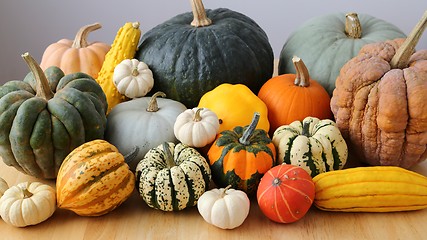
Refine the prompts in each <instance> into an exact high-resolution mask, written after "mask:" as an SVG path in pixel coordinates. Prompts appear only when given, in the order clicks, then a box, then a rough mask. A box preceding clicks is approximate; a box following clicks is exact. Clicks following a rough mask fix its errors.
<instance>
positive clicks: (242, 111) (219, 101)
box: [198, 83, 270, 132]
mask: <svg viewBox="0 0 427 240" xmlns="http://www.w3.org/2000/svg"><path fill="white" fill-rule="evenodd" d="M198 107H199V108H208V109H209V110H211V111H213V112H214V113H215V114H216V115H217V116H218V119H219V132H222V131H224V130H233V128H235V127H237V126H246V125H248V124H249V123H250V122H251V120H252V117H253V113H254V112H258V113H259V114H260V119H259V122H258V125H257V128H259V129H263V130H265V131H266V132H268V130H269V129H270V122H269V121H268V115H267V114H268V109H267V105H266V104H265V103H264V102H263V101H262V100H261V99H260V98H259V97H258V96H257V95H256V94H255V93H253V92H252V91H251V90H250V89H249V88H248V87H247V86H246V85H243V84H230V83H223V84H221V85H219V86H217V87H215V88H214V89H213V90H211V91H209V92H207V93H205V94H203V96H202V98H201V99H200V101H199V105H198Z"/></svg>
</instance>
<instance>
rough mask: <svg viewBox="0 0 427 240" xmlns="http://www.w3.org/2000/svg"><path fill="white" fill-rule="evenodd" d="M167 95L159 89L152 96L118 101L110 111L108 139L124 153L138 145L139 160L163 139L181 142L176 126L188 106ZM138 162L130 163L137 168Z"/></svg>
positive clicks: (133, 167)
mask: <svg viewBox="0 0 427 240" xmlns="http://www.w3.org/2000/svg"><path fill="white" fill-rule="evenodd" d="M159 96H161V97H163V98H159ZM165 97H166V95H165V94H164V93H162V92H157V93H156V94H154V95H153V96H151V97H141V98H135V99H132V100H129V101H126V102H123V103H120V104H118V105H117V106H116V107H115V108H114V109H113V110H112V111H111V112H110V114H108V117H107V128H106V131H105V140H107V141H108V142H110V143H111V144H113V145H114V146H116V147H117V148H118V149H119V151H120V152H121V153H122V154H127V153H128V152H131V151H132V149H133V148H134V147H135V146H138V147H139V153H138V155H137V157H136V159H138V160H140V159H142V158H143V157H144V155H145V154H146V153H147V152H148V150H150V149H151V148H154V147H156V146H158V145H159V144H161V143H163V142H175V143H177V142H178V140H177V139H176V137H175V134H174V129H173V128H174V125H175V121H176V118H177V117H178V115H179V114H181V113H182V112H184V111H185V110H187V108H186V107H185V106H184V105H183V104H182V103H180V102H177V101H174V100H171V99H168V98H165ZM137 163H138V162H131V163H129V166H130V168H131V169H132V170H135V167H136V164H137Z"/></svg>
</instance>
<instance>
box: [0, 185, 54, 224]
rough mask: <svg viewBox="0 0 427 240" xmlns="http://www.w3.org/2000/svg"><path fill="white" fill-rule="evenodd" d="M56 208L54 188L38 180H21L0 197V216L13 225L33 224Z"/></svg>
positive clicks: (41, 220)
mask: <svg viewBox="0 0 427 240" xmlns="http://www.w3.org/2000/svg"><path fill="white" fill-rule="evenodd" d="M55 210H56V194H55V189H54V188H53V187H51V186H49V185H47V184H43V183H40V182H32V183H30V182H23V183H19V184H18V185H15V186H12V187H11V188H9V189H7V190H6V192H5V193H4V195H3V196H2V197H1V198H0V216H1V218H2V219H3V220H4V221H5V222H6V223H8V224H10V225H13V226H15V227H26V226H29V225H35V224H38V223H41V222H43V221H45V220H46V219H48V218H49V217H50V216H52V214H53V213H54V212H55Z"/></svg>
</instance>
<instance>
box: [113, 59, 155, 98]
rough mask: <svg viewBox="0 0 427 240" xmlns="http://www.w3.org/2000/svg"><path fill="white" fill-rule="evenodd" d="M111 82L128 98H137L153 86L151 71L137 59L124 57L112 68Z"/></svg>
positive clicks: (145, 93)
mask: <svg viewBox="0 0 427 240" xmlns="http://www.w3.org/2000/svg"><path fill="white" fill-rule="evenodd" d="M113 82H114V85H115V86H116V87H117V91H119V93H121V94H123V95H125V96H126V97H128V98H139V97H143V96H145V95H147V93H148V92H149V91H150V90H151V89H152V88H153V86H154V78H153V72H152V71H151V70H150V68H149V67H148V65H147V64H145V63H144V62H140V61H138V59H125V60H123V61H122V62H120V63H119V64H117V66H116V67H115V68H114V74H113Z"/></svg>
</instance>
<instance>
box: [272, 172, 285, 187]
mask: <svg viewBox="0 0 427 240" xmlns="http://www.w3.org/2000/svg"><path fill="white" fill-rule="evenodd" d="M287 176H288V175H285V178H286V177H287ZM281 183H282V180H280V178H278V177H276V178H274V179H273V186H274V187H277V186H280V184H281Z"/></svg>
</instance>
